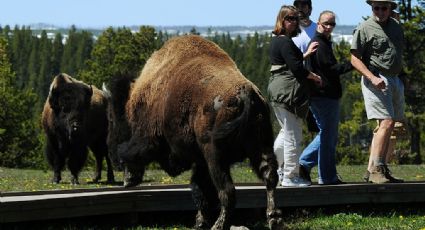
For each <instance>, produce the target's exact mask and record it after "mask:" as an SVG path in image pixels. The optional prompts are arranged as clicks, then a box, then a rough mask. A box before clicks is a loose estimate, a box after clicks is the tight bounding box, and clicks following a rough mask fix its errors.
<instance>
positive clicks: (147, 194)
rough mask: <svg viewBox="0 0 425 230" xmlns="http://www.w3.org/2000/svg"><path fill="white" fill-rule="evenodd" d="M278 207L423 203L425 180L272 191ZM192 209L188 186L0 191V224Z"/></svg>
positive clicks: (260, 193)
mask: <svg viewBox="0 0 425 230" xmlns="http://www.w3.org/2000/svg"><path fill="white" fill-rule="evenodd" d="M236 196H237V204H236V208H265V206H266V190H265V186H262V185H259V184H250V185H238V186H237V187H236ZM276 202H277V205H278V206H279V207H307V206H326V205H340V204H367V203H372V204H382V203H409V202H410V203H418V202H421V203H423V202H425V183H402V184H384V185H376V184H345V185H335V186H318V185H313V186H310V187H303V188H297V187H293V188H282V187H279V188H278V189H277V190H276ZM179 210H181V211H190V210H195V206H194V204H193V201H192V196H191V192H190V189H189V187H188V185H176V186H141V187H137V188H132V189H125V188H105V189H75V190H62V191H41V192H28V193H1V194H0V223H10V222H22V221H30V220H48V219H59V218H70V217H81V216H93V215H103V214H117V213H137V212H151V211H179Z"/></svg>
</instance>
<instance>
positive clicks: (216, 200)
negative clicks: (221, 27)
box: [110, 36, 281, 229]
mask: <svg viewBox="0 0 425 230" xmlns="http://www.w3.org/2000/svg"><path fill="white" fill-rule="evenodd" d="M129 91H130V92H129ZM111 97H112V98H111V100H110V101H111V102H112V105H111V108H112V113H113V114H112V116H111V117H112V118H113V119H114V121H113V123H115V124H114V125H112V126H111V127H110V132H111V133H110V139H114V137H116V138H119V137H120V136H122V135H123V134H124V135H127V137H128V138H129V140H128V141H127V142H124V143H122V144H120V145H119V146H118V150H117V154H118V158H119V159H120V160H121V162H122V163H123V165H124V167H125V178H124V185H125V186H135V185H138V184H139V183H141V182H142V178H143V174H144V171H145V166H146V165H147V164H149V163H150V162H153V161H155V162H158V163H159V165H160V166H161V167H162V168H163V169H164V170H165V171H166V172H167V173H168V174H170V175H171V176H176V175H178V174H180V173H181V172H183V171H185V170H189V169H192V173H193V174H192V177H191V189H192V192H193V193H192V194H193V199H194V201H195V204H196V206H197V208H198V213H197V216H196V225H195V228H197V229H203V228H208V229H209V228H212V229H228V228H229V226H230V223H229V215H230V214H231V212H232V210H233V209H234V207H235V203H236V200H235V186H234V185H233V181H232V178H231V175H230V166H231V165H232V164H233V163H235V162H240V161H243V160H244V159H245V158H248V159H249V160H250V163H251V165H252V168H253V170H254V171H255V173H256V174H257V175H258V177H259V178H261V179H263V180H264V182H265V184H266V189H267V217H268V221H269V224H270V226H271V227H276V226H278V225H279V224H280V223H281V217H280V215H281V213H280V211H279V210H278V209H277V208H276V207H275V203H274V191H275V188H276V185H277V181H278V176H277V173H276V169H277V162H276V159H275V155H274V154H273V133H272V126H271V122H270V110H269V107H268V104H267V103H266V100H265V99H264V97H263V96H262V95H261V93H260V92H259V90H258V88H257V87H255V85H254V84H252V83H251V82H250V81H249V80H247V79H246V78H245V77H244V76H243V75H242V74H241V73H240V71H239V70H238V68H237V67H236V65H235V63H234V62H233V61H232V60H231V58H230V57H229V56H228V55H227V54H226V53H225V52H224V51H223V50H222V49H220V48H219V47H218V46H217V45H215V44H214V43H212V42H210V41H207V40H205V39H203V38H201V37H199V36H182V37H176V38H173V39H171V40H169V41H168V42H167V43H166V44H165V45H164V46H163V47H162V48H161V49H160V50H158V51H156V52H155V53H154V54H153V55H152V56H151V57H150V59H149V60H148V61H147V63H146V65H145V66H144V68H143V70H142V73H141V74H140V76H139V77H138V78H137V79H136V81H135V82H134V85H132V83H131V81H130V80H129V79H128V78H122V77H121V78H120V79H116V80H115V81H113V83H112V84H111ZM124 102H126V103H124ZM119 123H121V124H119ZM126 127H127V129H128V127H129V128H130V129H131V132H130V133H127V134H126V131H125V129H126ZM115 144H118V143H117V142H115ZM110 147H111V149H117V146H113V144H111V145H110ZM113 152H114V151H112V153H113ZM218 209H219V214H218V213H217V211H218ZM214 213H215V214H214ZM217 214H218V217H217ZM215 218H216V219H215ZM214 220H216V221H215V223H214Z"/></svg>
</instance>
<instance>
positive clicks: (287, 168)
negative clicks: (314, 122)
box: [273, 107, 310, 186]
mask: <svg viewBox="0 0 425 230" xmlns="http://www.w3.org/2000/svg"><path fill="white" fill-rule="evenodd" d="M273 109H274V111H275V114H276V117H277V119H278V120H279V123H280V124H281V127H282V130H281V132H280V133H279V135H278V137H277V138H276V140H275V145H274V151H275V154H276V157H277V160H278V164H279V166H281V165H282V164H281V160H282V156H283V162H284V163H283V180H282V184H284V185H285V186H306V185H309V184H310V183H307V182H306V181H304V180H302V179H301V178H300V177H299V162H298V161H299V157H300V154H301V141H302V119H301V118H299V117H297V116H296V115H295V114H293V113H291V112H290V111H288V110H286V109H284V108H283V107H274V108H273ZM278 171H279V170H278ZM285 181H286V182H285Z"/></svg>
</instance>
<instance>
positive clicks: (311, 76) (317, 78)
mask: <svg viewBox="0 0 425 230" xmlns="http://www.w3.org/2000/svg"><path fill="white" fill-rule="evenodd" d="M307 79H310V80H312V81H313V82H314V84H316V85H317V86H318V87H322V85H323V81H322V78H321V77H320V76H319V75H317V74H315V73H313V72H310V74H309V75H308V76H307Z"/></svg>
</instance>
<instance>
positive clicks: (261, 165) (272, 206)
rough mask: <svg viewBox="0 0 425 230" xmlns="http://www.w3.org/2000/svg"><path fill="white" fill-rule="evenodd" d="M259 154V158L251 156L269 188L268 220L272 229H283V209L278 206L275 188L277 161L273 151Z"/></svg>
mask: <svg viewBox="0 0 425 230" xmlns="http://www.w3.org/2000/svg"><path fill="white" fill-rule="evenodd" d="M267 152H268V153H267V154H266V153H265V154H261V155H260V154H259V155H258V156H259V157H258V158H255V157H251V158H250V161H251V165H252V168H253V169H254V171H255V172H256V174H257V176H258V177H259V178H260V179H262V180H263V181H264V183H265V185H266V189H267V213H266V215H267V221H268V224H269V227H270V229H283V220H282V211H281V210H279V209H278V208H276V203H275V190H276V186H277V183H278V181H279V177H278V175H277V161H276V157H275V155H274V154H273V151H272V150H270V151H267Z"/></svg>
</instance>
